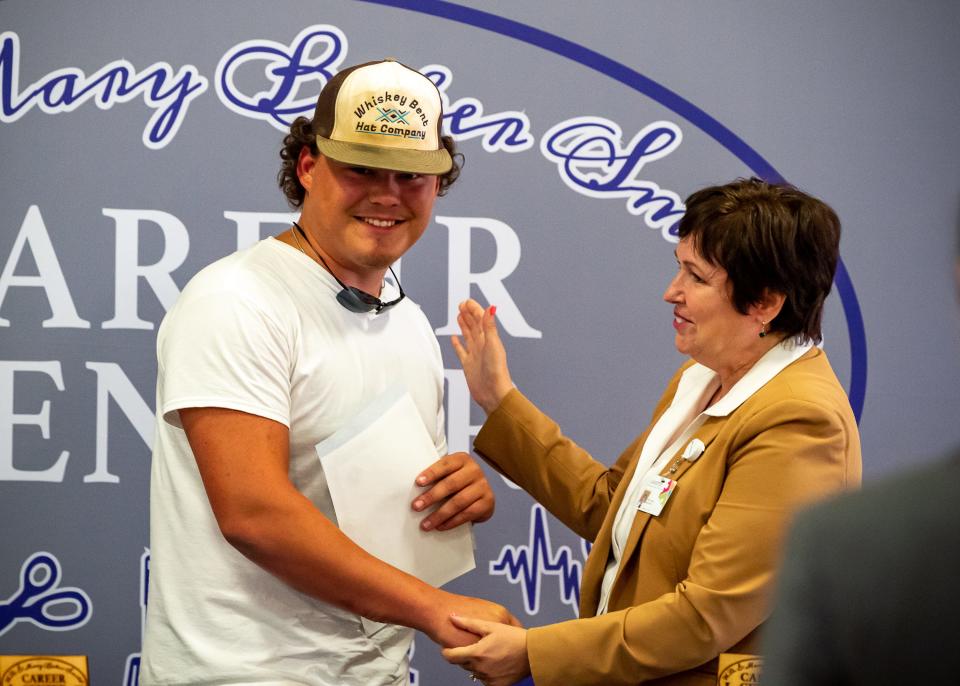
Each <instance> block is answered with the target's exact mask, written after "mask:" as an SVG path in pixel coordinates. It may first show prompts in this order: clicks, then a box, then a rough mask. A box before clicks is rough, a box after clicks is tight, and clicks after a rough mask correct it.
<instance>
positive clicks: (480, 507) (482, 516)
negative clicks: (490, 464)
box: [411, 453, 496, 531]
mask: <svg viewBox="0 0 960 686" xmlns="http://www.w3.org/2000/svg"><path fill="white" fill-rule="evenodd" d="M416 483H417V485H418V486H430V489H429V490H428V491H427V492H426V493H422V494H420V495H418V496H417V497H416V499H415V500H414V501H413V503H412V505H411V506H412V507H413V509H414V510H416V511H417V512H423V511H424V510H426V509H427V508H429V507H431V506H433V505H436V504H437V503H440V506H439V507H438V508H437V509H436V510H435V511H434V512H432V513H431V514H430V516H429V517H426V518H425V519H424V520H423V521H422V522H421V523H420V528H422V529H423V530H424V531H429V530H430V529H438V530H439V531H446V530H448V529H452V528H454V527H456V526H460V525H461V524H464V523H466V522H485V521H487V520H488V519H490V517H491V516H493V510H494V507H495V506H496V499H495V498H494V495H493V490H492V489H491V488H490V483H489V482H488V481H487V477H486V476H485V475H484V473H483V469H481V467H480V465H479V464H477V462H476V460H474V459H473V458H472V457H470V456H469V455H468V454H467V453H450V454H449V455H446V456H445V457H442V458H440V459H439V460H437V461H436V462H434V463H433V464H432V465H430V466H429V467H427V468H426V469H425V470H423V471H422V472H421V473H420V475H419V476H417V479H416Z"/></svg>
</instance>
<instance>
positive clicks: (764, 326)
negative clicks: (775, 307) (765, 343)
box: [760, 321, 767, 338]
mask: <svg viewBox="0 0 960 686" xmlns="http://www.w3.org/2000/svg"><path fill="white" fill-rule="evenodd" d="M766 335H767V323H766V322H765V321H761V322H760V338H765V337H766Z"/></svg>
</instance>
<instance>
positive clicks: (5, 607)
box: [0, 551, 91, 636]
mask: <svg viewBox="0 0 960 686" xmlns="http://www.w3.org/2000/svg"><path fill="white" fill-rule="evenodd" d="M59 584H60V562H59V561H58V560H57V558H56V557H54V556H53V555H52V554H50V553H47V552H43V551H41V552H36V553H34V554H33V555H31V556H30V557H29V558H27V560H26V561H25V562H24V563H23V566H22V567H20V588H18V589H17V592H16V593H14V594H13V595H12V596H10V597H9V598H7V600H6V601H5V602H0V636H2V635H3V634H4V633H6V632H7V631H8V630H9V629H10V628H11V627H12V626H13V625H14V624H16V623H17V622H20V621H26V622H33V623H34V624H36V625H37V626H39V627H40V628H42V629H46V630H48V631H67V630H69V629H76V628H78V627H81V626H83V625H84V624H86V623H87V621H88V620H89V619H90V608H91V604H90V598H89V597H88V596H87V594H86V593H84V592H83V591H82V590H81V589H79V588H57V587H58V586H59Z"/></svg>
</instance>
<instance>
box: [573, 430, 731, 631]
mask: <svg viewBox="0 0 960 686" xmlns="http://www.w3.org/2000/svg"><path fill="white" fill-rule="evenodd" d="M725 421H726V417H708V418H707V420H706V421H705V422H704V423H703V426H701V427H700V428H699V429H697V431H696V432H695V433H694V435H693V436H692V437H691V438H690V440H691V441H692V440H693V439H694V438H699V439H700V440H701V441H703V444H704V451H703V453H701V455H700V457H698V458H697V459H696V460H693V461H691V460H685V459H683V458H682V457H681V456H682V455H683V450H684V448H686V445H684V446H682V447H681V449H680V450H679V451H678V452H677V454H676V455H674V456H673V457H672V458H671V459H670V460H669V461H668V462H667V463H666V465H665V466H664V468H663V469H662V470H661V471H660V476H665V477H667V478H668V479H673V480H674V481H677V482H679V481H680V479H681V478H683V476H684V475H685V474H686V473H687V472H689V471H690V470H691V469H692V468H693V467H694V465H696V464H697V463H698V462H700V461H701V460H707V459H711V457H710V456H709V455H708V454H707V452H708V451H709V449H710V444H711V443H712V442H713V439H714V438H716V437H717V434H718V433H719V432H720V429H721V427H722V426H723V424H724V422H725ZM687 443H689V441H688V442H687ZM674 465H676V467H675V471H674V472H672V473H671V471H670V470H671V469H673V468H674ZM634 467H636V465H634ZM631 476H632V475H631ZM626 483H629V482H625V484H624V487H623V488H620V489H617V491H618V492H617V496H618V498H617V505H616V509H614V508H613V506H611V510H612V511H613V516H614V517H616V513H617V510H619V509H620V504H621V503H622V502H623V492H624V491H626V490H627V489H626V487H625V486H626ZM677 488H678V489H679V488H681V485H680V484H679V483H678V484H677ZM666 507H668V508H669V507H670V503H669V502H668V503H667V505H666ZM652 516H653V515H650V514H647V513H646V512H641V511H639V510H638V511H637V513H636V516H635V517H634V520H633V526H632V527H630V535H629V536H628V537H627V542H626V545H624V547H623V554H622V555H621V556H620V569H619V570H618V571H617V577H616V579H614V582H613V587H612V588H611V589H610V591H611V596H613V594H614V592H615V591H616V589H617V586H618V585H619V584H620V581H621V577H622V572H623V569H624V567H625V566H626V565H625V563H626V561H627V560H629V559H630V558H631V557H632V556H633V554H634V552H635V551H636V549H637V546H638V545H639V543H640V539H641V537H642V536H643V531H644V529H646V528H647V524H648V523H649V522H650V518H651V517H652ZM661 516H663V513H661ZM612 528H613V518H612V517H610V516H609V513H608V517H607V521H605V522H604V527H603V531H602V534H603V537H604V539H605V540H606V542H607V555H606V556H605V557H604V560H603V564H602V569H601V571H600V578H601V579H602V578H603V571H604V570H605V569H606V563H607V558H608V557H609V545H610V535H611V530H612ZM597 540H598V541H599V540H600V536H598V537H597ZM590 557H591V558H593V557H594V556H593V555H591V556H590ZM589 561H590V560H588V562H589ZM584 575H586V569H584ZM596 595H597V598H596V601H595V602H594V604H593V612H594V613H596V608H597V603H598V602H599V600H600V597H599V596H600V593H599V587H598V589H597V594H596Z"/></svg>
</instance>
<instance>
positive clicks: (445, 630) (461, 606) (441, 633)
mask: <svg viewBox="0 0 960 686" xmlns="http://www.w3.org/2000/svg"><path fill="white" fill-rule="evenodd" d="M440 594H441V596H440V599H439V602H438V603H437V606H436V612H435V613H434V617H433V622H432V625H431V626H430V627H428V628H427V629H425V630H424V633H426V634H427V635H428V636H429V637H430V638H431V639H433V640H434V641H435V642H436V643H438V644H440V645H441V646H443V647H444V648H453V647H458V646H466V645H470V644H472V643H475V642H476V641H478V640H480V636H479V635H478V633H471V631H470V630H468V629H466V628H465V627H463V626H461V625H458V623H456V621H455V619H454V616H455V615H456V616H461V615H465V614H466V613H469V616H471V617H481V618H482V619H484V620H487V621H489V622H496V623H497V624H498V625H502V624H506V625H509V626H511V627H520V626H521V624H520V622H519V620H517V618H516V617H514V616H513V615H512V614H510V611H509V610H507V608H505V607H503V606H502V605H498V604H497V603H493V602H490V601H489V600H482V599H481V598H471V597H470V596H464V595H457V594H455V593H448V592H446V591H440Z"/></svg>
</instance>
